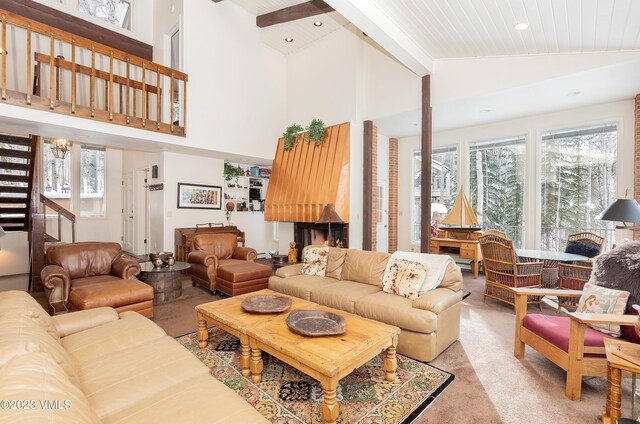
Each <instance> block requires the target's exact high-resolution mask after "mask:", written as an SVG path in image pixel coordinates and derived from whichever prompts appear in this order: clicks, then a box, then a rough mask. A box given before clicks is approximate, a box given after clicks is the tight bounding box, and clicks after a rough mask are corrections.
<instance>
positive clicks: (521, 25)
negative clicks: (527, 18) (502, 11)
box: [514, 23, 529, 31]
mask: <svg viewBox="0 0 640 424" xmlns="http://www.w3.org/2000/svg"><path fill="white" fill-rule="evenodd" d="M514 28H515V29H517V30H518V31H524V30H525V29H527V28H529V24H525V23H521V24H516V25H515V26H514Z"/></svg>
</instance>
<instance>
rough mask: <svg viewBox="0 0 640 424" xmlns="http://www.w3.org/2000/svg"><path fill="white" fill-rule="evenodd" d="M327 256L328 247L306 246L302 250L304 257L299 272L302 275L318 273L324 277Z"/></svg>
mask: <svg viewBox="0 0 640 424" xmlns="http://www.w3.org/2000/svg"><path fill="white" fill-rule="evenodd" d="M328 258H329V248H328V247H325V246H322V247H307V248H306V249H305V250H304V258H302V260H303V262H304V263H303V264H302V269H301V270H300V274H303V275H319V276H320V277H324V274H325V271H326V269H327V259H328Z"/></svg>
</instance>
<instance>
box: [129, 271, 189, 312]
mask: <svg viewBox="0 0 640 424" xmlns="http://www.w3.org/2000/svg"><path fill="white" fill-rule="evenodd" d="M189 268H191V265H189V264H188V263H186V262H176V263H175V265H173V266H172V267H168V266H163V267H161V268H156V267H154V266H153V264H152V263H151V262H143V263H141V264H140V275H138V280H140V281H142V282H143V283H147V284H149V285H150V286H151V287H153V304H154V305H159V304H161V303H166V302H170V301H172V300H175V299H177V298H179V297H180V296H182V275H181V271H184V270H187V269H189Z"/></svg>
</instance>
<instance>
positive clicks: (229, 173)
mask: <svg viewBox="0 0 640 424" xmlns="http://www.w3.org/2000/svg"><path fill="white" fill-rule="evenodd" d="M238 169H240V168H239V167H237V168H236V167H235V166H233V165H231V164H230V163H229V162H225V163H224V171H223V175H224V180H225V181H231V179H232V178H233V177H237V176H238V175H240V173H239V172H238Z"/></svg>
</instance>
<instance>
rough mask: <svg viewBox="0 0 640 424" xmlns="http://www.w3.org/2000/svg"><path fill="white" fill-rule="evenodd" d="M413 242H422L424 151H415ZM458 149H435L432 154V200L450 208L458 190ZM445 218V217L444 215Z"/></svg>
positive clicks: (413, 164) (413, 163)
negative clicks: (421, 193)
mask: <svg viewBox="0 0 640 424" xmlns="http://www.w3.org/2000/svg"><path fill="white" fill-rule="evenodd" d="M412 166H413V242H414V243H420V221H421V213H422V211H421V203H420V190H421V184H420V178H421V175H422V172H421V169H422V153H421V151H420V150H416V151H414V152H413V160H412ZM457 171H458V150H457V148H456V147H442V148H437V149H433V151H432V154H431V202H432V203H441V204H443V205H445V206H446V207H447V209H450V208H451V206H453V202H455V200H456V193H457V190H458V172H457ZM443 218H444V217H443Z"/></svg>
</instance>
